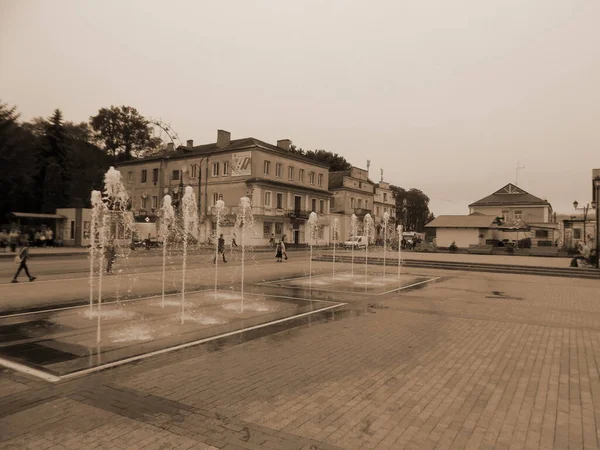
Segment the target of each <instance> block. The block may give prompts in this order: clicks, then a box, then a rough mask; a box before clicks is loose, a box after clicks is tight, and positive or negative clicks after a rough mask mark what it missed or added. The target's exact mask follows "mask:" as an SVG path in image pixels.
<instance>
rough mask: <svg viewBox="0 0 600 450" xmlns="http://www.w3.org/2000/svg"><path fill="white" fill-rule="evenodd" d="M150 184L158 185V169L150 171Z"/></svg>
mask: <svg viewBox="0 0 600 450" xmlns="http://www.w3.org/2000/svg"><path fill="white" fill-rule="evenodd" d="M152 182H153V183H154V184H156V183H158V169H152Z"/></svg>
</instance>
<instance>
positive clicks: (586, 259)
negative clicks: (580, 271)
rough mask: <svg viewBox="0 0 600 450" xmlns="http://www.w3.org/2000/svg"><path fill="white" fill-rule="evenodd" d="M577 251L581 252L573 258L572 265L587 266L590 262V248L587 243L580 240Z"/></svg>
mask: <svg viewBox="0 0 600 450" xmlns="http://www.w3.org/2000/svg"><path fill="white" fill-rule="evenodd" d="M577 251H578V252H579V253H580V254H579V255H578V256H576V257H575V258H573V259H572V260H571V267H585V266H586V265H588V264H589V263H590V256H591V252H590V248H589V247H588V246H587V245H585V243H583V242H581V241H579V242H578V244H577Z"/></svg>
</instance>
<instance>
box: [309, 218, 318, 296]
mask: <svg viewBox="0 0 600 450" xmlns="http://www.w3.org/2000/svg"><path fill="white" fill-rule="evenodd" d="M318 228H319V216H317V213H316V212H314V211H313V212H311V213H310V215H309V216H308V236H309V243H310V262H309V265H308V271H309V292H311V293H312V255H313V244H314V241H315V239H316V237H317V234H318Z"/></svg>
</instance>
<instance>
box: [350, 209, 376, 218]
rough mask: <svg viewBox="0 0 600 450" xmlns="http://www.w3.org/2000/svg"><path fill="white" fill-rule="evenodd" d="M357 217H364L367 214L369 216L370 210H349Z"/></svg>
mask: <svg viewBox="0 0 600 450" xmlns="http://www.w3.org/2000/svg"><path fill="white" fill-rule="evenodd" d="M350 211H352V212H353V213H354V214H356V216H357V217H362V216H366V215H367V214H371V210H370V209H367V208H354V210H352V209H350Z"/></svg>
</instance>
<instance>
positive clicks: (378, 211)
mask: <svg viewBox="0 0 600 450" xmlns="http://www.w3.org/2000/svg"><path fill="white" fill-rule="evenodd" d="M385 213H388V214H389V215H390V217H389V220H388V237H391V236H392V235H393V233H394V224H395V223H396V198H395V197H394V193H393V192H392V190H391V189H390V183H387V182H385V181H383V175H382V177H381V181H380V182H379V183H377V184H376V185H375V195H374V197H373V218H374V219H375V226H376V232H377V234H376V239H377V241H381V240H382V239H384V237H385V233H384V227H383V215H384V214H385Z"/></svg>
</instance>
